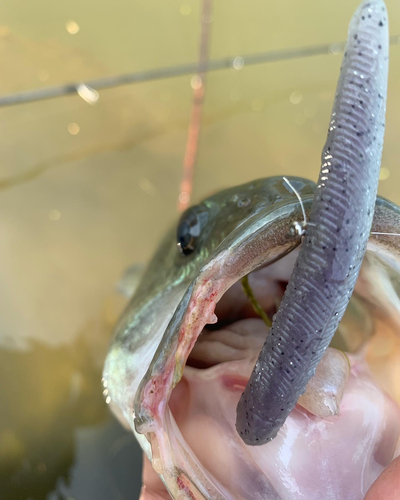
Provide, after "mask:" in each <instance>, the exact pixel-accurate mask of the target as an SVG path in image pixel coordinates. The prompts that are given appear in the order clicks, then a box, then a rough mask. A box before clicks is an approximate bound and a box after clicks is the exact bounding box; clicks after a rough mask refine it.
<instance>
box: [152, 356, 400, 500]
mask: <svg viewBox="0 0 400 500" xmlns="http://www.w3.org/2000/svg"><path fill="white" fill-rule="evenodd" d="M350 359H351V364H352V367H351V370H350V373H349V377H348V380H347V383H346V388H345V391H344V394H343V398H342V401H341V404H340V414H339V415H336V416H330V417H324V418H323V417H317V416H315V415H313V414H312V413H310V412H309V411H307V410H306V409H305V408H303V407H302V406H300V405H296V407H295V409H294V410H293V411H292V412H291V414H290V415H289V417H288V419H287V421H286V423H285V424H284V426H283V427H282V428H281V430H280V431H279V432H278V435H277V436H276V438H275V439H274V440H273V441H271V442H269V443H266V444H264V445H262V446H258V447H249V446H246V445H245V444H244V443H243V441H242V440H241V438H240V437H239V436H238V434H237V432H236V429H235V412H236V405H237V402H238V401H239V398H240V396H241V394H242V392H243V389H244V387H245V385H246V383H247V381H248V377H249V375H250V372H251V369H252V366H253V365H252V362H251V361H250V360H240V361H231V362H227V363H222V364H219V365H216V366H213V367H211V368H208V369H202V370H199V369H196V368H192V367H186V368H185V372H184V376H183V378H182V380H181V382H180V383H179V384H178V385H177V387H176V388H175V389H174V390H173V392H172V395H171V398H170V401H169V405H168V408H167V410H166V412H165V418H164V421H163V425H162V426H161V427H159V428H158V430H157V431H156V432H155V433H154V434H153V435H152V438H151V443H152V449H153V456H154V457H155V460H156V464H157V469H158V472H159V473H160V474H161V476H162V478H163V480H164V482H165V484H166V485H167V488H168V489H169V491H170V492H171V493H172V494H173V498H195V499H197V498H199V499H200V498H212V499H229V500H231V499H232V500H233V499H259V498H265V499H274V500H276V499H288V498H290V499H294V500H296V499H300V498H301V499H303V498H307V499H308V500H314V499H315V500H317V499H318V500H319V499H321V498H325V496H324V495H325V493H326V489H327V488H328V489H329V491H330V493H331V495H330V497H329V498H332V499H338V500H339V499H343V498H348V499H360V500H361V499H362V498H363V497H364V495H365V494H366V492H367V491H368V488H369V487H370V486H371V484H372V483H373V481H374V480H375V479H376V478H377V477H378V475H379V474H380V473H381V472H382V470H383V469H384V467H386V466H387V465H388V464H389V463H390V462H391V460H392V459H393V455H394V451H395V446H396V443H397V441H398V437H399V433H400V410H399V408H398V406H397V405H396V404H395V403H394V402H393V401H392V400H391V399H390V398H389V397H388V396H387V395H386V394H385V393H383V391H382V390H381V389H380V388H379V387H378V386H377V385H376V383H375V382H374V380H373V378H372V376H371V375H370V372H369V370H368V368H367V366H366V364H365V363H364V362H362V361H360V360H357V359H355V358H353V357H351V358H350ZM182 484H184V485H185V488H184V490H182V489H180V486H179V485H181V486H182ZM188 491H189V492H191V493H190V494H189V493H188ZM210 491H212V492H213V493H212V494H211V495H210ZM185 495H186V496H185Z"/></svg>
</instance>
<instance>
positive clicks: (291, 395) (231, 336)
mask: <svg viewBox="0 0 400 500" xmlns="http://www.w3.org/2000/svg"><path fill="white" fill-rule="evenodd" d="M387 67H388V31H387V13H386V8H385V5H384V2H383V1H381V0H371V1H366V0H365V1H363V2H362V3H361V5H360V7H359V8H358V10H357V12H356V13H355V15H354V17H353V19H352V22H351V24H350V28H349V36H348V42H347V47H346V51H345V55H344V61H343V65H342V69H341V75H340V78H339V84H338V91H337V95H336V99H335V103H334V107H333V112H332V117H331V123H330V127H329V133H328V139H327V142H326V144H325V147H324V149H323V154H322V167H321V173H320V177H319V180H318V183H317V184H314V183H313V182H311V181H308V180H306V179H301V178H296V177H273V178H266V179H259V180H256V181H253V182H249V183H248V184H245V185H243V186H239V187H234V188H230V189H227V190H224V191H222V192H220V193H217V194H215V195H213V196H211V197H209V198H207V199H205V200H203V201H202V202H201V203H199V204H198V205H196V206H193V207H191V208H189V209H188V210H187V211H186V212H185V213H184V214H183V215H182V217H181V219H180V221H179V223H178V224H177V226H176V227H174V228H173V229H172V230H171V231H169V232H168V233H167V235H166V236H165V238H164V240H163V241H162V243H161V245H160V247H159V249H158V250H157V252H156V254H155V255H154V257H153V259H152V260H151V261H150V263H149V265H148V267H147V269H146V271H145V272H144V274H143V276H142V279H141V282H140V284H139V286H138V288H137V290H136V292H135V294H134V296H133V297H132V299H131V301H130V303H129V306H128V307H127V309H126V310H125V312H124V314H123V315H122V317H121V318H120V320H119V322H118V324H117V326H116V330H115V338H114V340H113V343H112V345H111V348H110V351H109V354H108V356H107V360H106V364H105V368H104V378H103V385H104V389H105V391H106V393H107V398H108V401H109V402H110V405H111V407H112V409H113V411H114V412H115V414H116V415H117V416H118V417H119V418H120V420H121V421H122V422H123V423H124V424H125V425H126V426H127V427H128V428H129V429H131V430H132V431H133V432H134V433H135V435H136V437H137V439H138V441H139V443H140V444H141V446H142V448H143V450H144V452H145V454H146V455H147V457H148V459H149V460H150V461H151V463H152V466H153V469H154V470H155V471H156V472H157V474H158V475H159V476H160V478H161V480H162V482H163V484H164V486H165V488H166V491H168V492H169V494H170V495H171V496H172V498H174V499H181V498H182V499H212V500H217V499H274V500H276V499H291V500H292V499H307V500H314V499H315V500H317V499H318V500H320V499H325V498H326V499H331V500H335V499H338V500H339V499H354V500H356V499H362V498H364V495H365V494H366V493H367V491H368V490H369V488H370V487H371V485H372V484H373V483H374V481H375V480H376V479H377V477H378V476H379V475H380V474H381V473H382V471H383V470H384V469H385V467H387V466H389V465H390V464H391V462H392V460H393V458H394V457H395V455H396V454H397V453H398V451H396V445H397V442H398V438H399V433H400V408H399V406H398V404H397V403H396V402H395V401H394V400H393V399H392V398H391V397H390V396H389V395H388V394H387V393H385V392H384V391H383V390H382V388H381V387H380V386H379V384H378V383H377V382H376V381H375V380H374V378H373V376H372V375H371V372H370V369H369V367H368V364H367V361H366V353H367V350H368V345H369V342H371V339H373V338H374V336H376V335H378V334H379V332H378V330H379V328H380V325H382V324H385V325H388V328H390V329H391V331H392V332H393V335H394V336H395V338H396V339H397V337H398V336H399V334H400V329H399V325H400V306H399V299H398V296H397V292H396V290H399V289H400V239H399V237H397V236H396V235H398V234H400V208H399V207H398V206H396V205H395V204H393V203H391V202H389V201H387V200H385V199H383V198H380V197H377V196H376V193H377V185H378V178H379V168H380V160H381V153H382V145H383V136H384V118H385V102H386V88H387ZM362 263H363V264H362ZM360 270H361V274H360ZM246 276H247V277H248V278H247V279H248V283H249V284H250V290H251V294H252V296H253V299H254V300H253V305H254V301H255V302H257V304H258V306H259V308H260V309H261V310H262V311H264V313H265V314H266V316H267V317H270V318H272V326H271V327H269V326H268V325H267V324H266V322H265V321H263V319H261V318H260V317H258V315H257V314H256V313H255V312H254V310H253V307H252V305H251V302H250V301H249V300H248V297H247V296H246V294H245V293H244V292H243V290H242V287H241V285H240V280H241V279H242V278H244V277H246ZM357 279H358V281H357ZM377 288H379V291H380V293H379V294H378V293H376V290H377ZM353 291H354V293H353ZM349 301H350V305H349V307H348V304H349ZM346 309H347V310H348V312H347V314H348V318H346V315H345V316H344V317H343V315H344V314H345V311H346ZM354 310H357V311H358V314H359V318H358V320H357V321H356V322H354V321H353V322H352V320H351V318H352V316H351V314H352V311H353V312H354ZM360 311H361V313H360ZM338 327H339V328H338ZM329 346H330V347H329ZM334 346H336V347H340V350H338V349H335V348H334ZM386 484H387V482H386ZM378 487H379V484H378ZM392 491H394V490H393V487H392ZM143 498H145V497H143ZM147 498H152V497H151V492H150V493H148V496H147ZM153 498H160V496H159V497H157V496H156V495H155V496H153ZM161 498H163V497H162V496H161ZM388 498H391V497H388ZM393 498H394V497H393Z"/></svg>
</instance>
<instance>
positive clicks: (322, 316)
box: [236, 0, 388, 445]
mask: <svg viewBox="0 0 400 500" xmlns="http://www.w3.org/2000/svg"><path fill="white" fill-rule="evenodd" d="M387 72H388V21H387V12H386V7H385V4H384V2H383V1H382V0H370V1H367V0H364V1H363V2H362V3H361V5H360V6H359V8H358V10H357V11H356V13H355V14H354V16H353V19H352V21H351V23H350V27H349V33H348V40H347V45H346V49H345V54H344V58H343V64H342V68H341V73H340V78H339V82H338V87H337V94H336V98H335V102H334V106H333V111H332V116H331V123H330V127H329V132H328V138H327V141H326V144H325V147H324V149H323V152H322V167H321V172H320V176H319V181H318V189H317V191H316V195H315V199H314V202H313V205H312V208H311V213H310V220H309V223H308V225H307V229H306V234H305V237H304V241H303V244H302V247H301V250H300V253H299V256H298V259H297V262H296V265H295V269H294V271H293V274H292V276H291V278H290V281H289V284H288V286H287V289H286V292H285V295H284V297H283V300H282V303H281V305H280V307H279V310H278V312H277V314H276V315H275V318H274V321H273V324H272V327H271V330H270V333H269V335H268V338H267V340H266V342H265V344H264V346H263V348H262V351H261V353H260V355H259V358H258V360H257V363H256V365H255V367H254V370H253V373H252V375H251V378H250V380H249V382H248V384H247V387H246V389H245V391H244V393H243V395H242V397H241V399H240V401H239V404H238V407H237V420H236V428H237V431H238V433H239V435H240V436H241V437H242V439H243V441H244V442H245V443H246V444H249V445H261V444H263V443H266V442H267V441H270V440H271V439H273V438H274V437H275V436H276V434H277V432H278V430H279V429H280V428H281V426H282V425H283V424H284V422H285V420H286V418H287V416H288V414H289V413H290V411H291V410H292V409H293V407H294V406H295V404H296V402H297V400H298V398H299V396H300V395H301V394H302V393H303V392H304V391H305V388H306V385H307V383H308V381H309V380H310V378H311V377H312V376H313V374H314V373H315V369H316V367H317V365H318V363H319V361H320V360H321V358H322V356H323V354H324V352H325V350H326V348H327V347H328V345H329V343H330V341H331V339H332V337H333V334H334V333H335V331H336V329H337V327H338V324H339V322H340V320H341V319H342V316H343V314H344V312H345V309H346V307H347V304H348V302H349V300H350V297H351V294H352V292H353V289H354V285H355V282H356V280H357V277H358V273H359V271H360V266H361V262H362V259H363V257H364V253H365V250H366V246H367V241H368V238H369V234H370V230H371V224H372V217H373V215H374V206H375V200H376V195H377V188H378V180H379V170H380V161H381V155H382V146H383V137H384V129H385V123H384V120H385V100H386V90H387Z"/></svg>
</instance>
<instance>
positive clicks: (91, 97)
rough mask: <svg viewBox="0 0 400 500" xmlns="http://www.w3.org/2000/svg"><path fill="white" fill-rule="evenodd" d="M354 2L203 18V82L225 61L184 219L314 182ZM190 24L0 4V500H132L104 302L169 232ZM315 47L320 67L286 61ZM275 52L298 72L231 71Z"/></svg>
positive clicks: (118, 6) (183, 5)
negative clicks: (294, 181)
mask: <svg viewBox="0 0 400 500" xmlns="http://www.w3.org/2000/svg"><path fill="white" fill-rule="evenodd" d="M357 3H358V0H354V1H350V2H349V1H348V0H338V1H336V2H328V1H322V2H321V1H316V0H305V1H304V2H301V3H299V2H296V1H295V0H291V1H288V2H281V1H280V0H270V1H268V2H265V1H264V0H253V1H252V2H244V1H239V0H235V1H232V0H229V1H228V0H219V1H218V2H214V5H213V11H212V16H211V17H210V18H209V19H207V22H208V23H209V24H210V33H211V36H210V39H209V47H208V52H209V59H210V61H211V63H210V65H211V66H210V69H213V68H212V64H213V63H212V61H221V60H223V61H225V63H224V64H225V66H224V68H225V69H218V70H217V71H210V72H209V73H208V76H207V91H206V94H205V99H204V102H203V109H202V122H201V123H202V124H201V130H200V136H199V145H198V151H197V166H196V172H195V177H194V184H193V195H192V199H193V201H194V202H195V201H197V200H199V199H201V198H202V197H204V196H206V195H209V194H210V193H212V192H214V191H217V190H219V189H221V188H225V187H228V186H232V185H235V184H240V183H243V182H247V181H249V180H251V179H254V178H258V177H264V176H271V175H278V174H280V175H298V176H303V177H309V178H311V179H315V178H316V177H317V175H318V171H319V166H320V152H321V149H322V146H323V144H324V141H325V136H326V130H327V126H328V120H329V116H330V111H331V107H332V102H333V97H334V90H335V86H336V81H337V77H338V74H339V67H340V61H341V55H340V50H341V46H340V45H337V44H336V42H340V41H342V40H344V39H345V38H346V31H347V26H348V22H349V19H350V17H351V15H352V13H353V11H354V9H355V7H356V5H357ZM386 3H387V7H388V10H389V18H390V32H391V34H392V35H393V40H392V41H393V45H392V47H391V51H390V58H391V59H390V77H389V94H388V102H387V106H388V109H387V128H386V142H385V148H384V154H383V162H382V171H381V184H380V194H382V195H384V196H386V197H388V198H390V199H392V200H393V201H395V202H397V203H400V191H399V189H398V186H399V184H400V166H399V159H400V140H399V130H400V114H399V112H398V110H399V109H400V46H399V45H398V38H397V37H396V35H397V34H400V4H399V3H398V2H396V1H395V0H387V2H386ZM201 12H202V2H201V0H179V1H177V0H157V1H156V0H146V1H136V2H131V1H128V0H115V1H114V2H113V3H110V2H105V1H102V0H99V1H98V2H91V1H89V0H79V1H78V0H71V1H68V2H64V1H61V2H60V1H59V2H50V1H49V0H35V1H31V2H25V1H23V0H3V2H2V3H1V5H0V127H1V134H0V255H1V258H0V276H1V280H0V318H1V320H0V376H1V380H2V401H1V405H0V492H1V498H2V499H4V500H9V499H10V500H19V499H21V500H22V499H23V500H26V499H32V500H39V499H45V498H48V499H50V500H53V499H54V500H55V499H73V498H74V499H76V500H81V499H84V500H94V499H96V500H108V499H110V498H112V499H128V498H129V499H131V498H137V496H138V491H139V488H140V474H141V469H140V467H141V465H140V460H141V459H140V452H139V449H138V446H137V445H136V443H135V442H134V439H133V437H132V436H131V435H130V434H128V433H126V432H125V431H124V430H122V429H121V428H120V426H119V425H118V424H117V423H116V422H115V421H114V419H113V418H112V417H111V415H110V414H109V412H108V408H107V406H106V405H105V403H104V399H103V396H102V394H101V385H100V377H101V368H102V363H103V359H104V355H105V352H106V349H107V345H108V341H109V336H110V332H111V329H112V325H113V323H114V321H115V320H116V318H117V316H118V314H119V312H120V310H121V308H122V307H123V305H124V303H125V299H124V298H123V297H122V296H120V295H119V294H118V293H117V292H116V291H115V287H116V284H117V282H118V280H119V278H120V276H121V275H122V273H123V271H124V270H125V269H126V268H128V267H129V266H131V265H132V264H135V263H136V264H140V263H144V262H146V261H147V260H148V259H149V257H150V255H151V253H152V251H153V249H154V248H155V245H156V244H157V242H158V240H159V239H160V238H161V236H162V234H163V232H164V231H165V228H166V227H168V226H169V225H171V224H172V223H173V221H174V219H175V218H176V216H177V208H176V207H177V200H178V195H179V190H180V184H181V180H182V163H183V158H184V153H185V148H186V141H187V131H188V126H189V120H190V116H191V113H192V102H193V98H192V93H193V90H195V87H196V85H197V83H198V81H197V80H196V78H193V77H194V75H195V74H196V71H195V69H196V67H197V64H198V60H199V40H200V31H201V26H202V22H201ZM203 21H204V20H203ZM332 43H333V44H334V45H332ZM310 46H312V47H315V46H317V47H320V48H321V47H322V48H323V49H320V51H321V54H320V55H314V56H312V57H306V54H304V53H300V54H299V53H298V52H297V50H298V49H299V48H303V47H310ZM301 50H302V49H301ZM276 51H284V52H283V54H285V53H286V54H290V53H291V54H292V55H295V54H297V55H301V56H302V57H286V58H283V59H284V60H278V61H275V62H269V63H260V64H254V65H252V64H249V63H250V62H251V60H248V61H247V64H246V57H243V55H244V54H264V55H265V54H271V53H272V54H274V53H276ZM287 51H289V52H287ZM280 53H281V54H282V52H280ZM278 59H279V58H278ZM280 59H282V58H280ZM181 65H184V66H185V67H186V72H185V74H180V76H171V75H170V74H169V75H164V76H168V78H157V79H153V80H149V81H144V82H137V83H131V84H126V85H122V86H113V87H110V88H107V89H105V88H104V89H100V88H99V92H98V95H97V93H96V92H93V91H91V90H90V88H87V87H85V86H80V87H78V88H77V89H76V88H75V87H74V88H73V89H72V90H73V92H72V93H70V94H69V95H65V96H60V97H57V98H52V99H44V100H38V101H34V102H27V103H24V104H17V105H8V106H1V104H4V103H5V101H4V100H3V101H2V96H9V95H15V94H18V93H21V92H28V91H29V92H31V91H35V90H38V91H39V90H41V89H46V88H48V87H57V86H65V85H66V84H70V83H71V82H74V83H79V82H90V81H92V80H98V79H103V78H105V77H107V78H114V77H115V76H116V75H121V74H130V73H135V74H136V73H138V72H148V71H153V70H158V69H159V68H174V67H177V66H178V67H181ZM161 76H163V75H161ZM196 81H197V83H196ZM76 90H80V92H79V93H78V92H77V91H76Z"/></svg>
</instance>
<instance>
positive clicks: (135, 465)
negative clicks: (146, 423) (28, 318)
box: [0, 325, 141, 500]
mask: <svg viewBox="0 0 400 500" xmlns="http://www.w3.org/2000/svg"><path fill="white" fill-rule="evenodd" d="M93 327H94V325H91V326H90V328H93ZM101 333H104V331H103V332H101V330H100V329H97V331H96V334H101ZM93 338H94V336H92V335H86V334H83V335H81V336H79V337H78V338H77V339H76V340H75V342H74V343H72V344H71V345H69V346H66V347H60V348H55V347H49V346H46V345H44V344H42V343H39V342H32V343H31V345H30V346H29V347H28V349H27V350H26V351H21V352H20V351H11V350H7V349H3V350H2V351H0V366H1V373H2V379H3V388H2V405H1V408H2V410H1V414H0V415H1V419H0V474H1V475H0V491H1V498H2V499H4V500H8V499H10V500H16V499H21V500H22V499H27V498H32V499H39V498H45V497H46V493H49V492H52V493H51V494H49V495H48V498H49V499H54V500H55V499H58V498H60V499H64V498H82V499H83V498H98V499H110V498H116V499H118V498H121V499H123V498H132V492H138V491H139V486H140V475H141V463H140V453H139V450H138V446H137V444H136V442H135V440H134V438H133V436H132V435H131V434H130V433H127V432H126V431H125V430H123V429H122V428H121V427H120V425H119V424H118V423H117V422H116V421H115V420H114V419H112V418H111V416H110V415H109V412H108V408H107V407H106V405H105V404H104V400H103V398H102V396H101V390H100V378H101V366H100V364H99V362H98V360H97V361H96V360H95V359H94V358H93V349H91V348H90V341H91V340H93ZM96 389H97V390H96Z"/></svg>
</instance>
